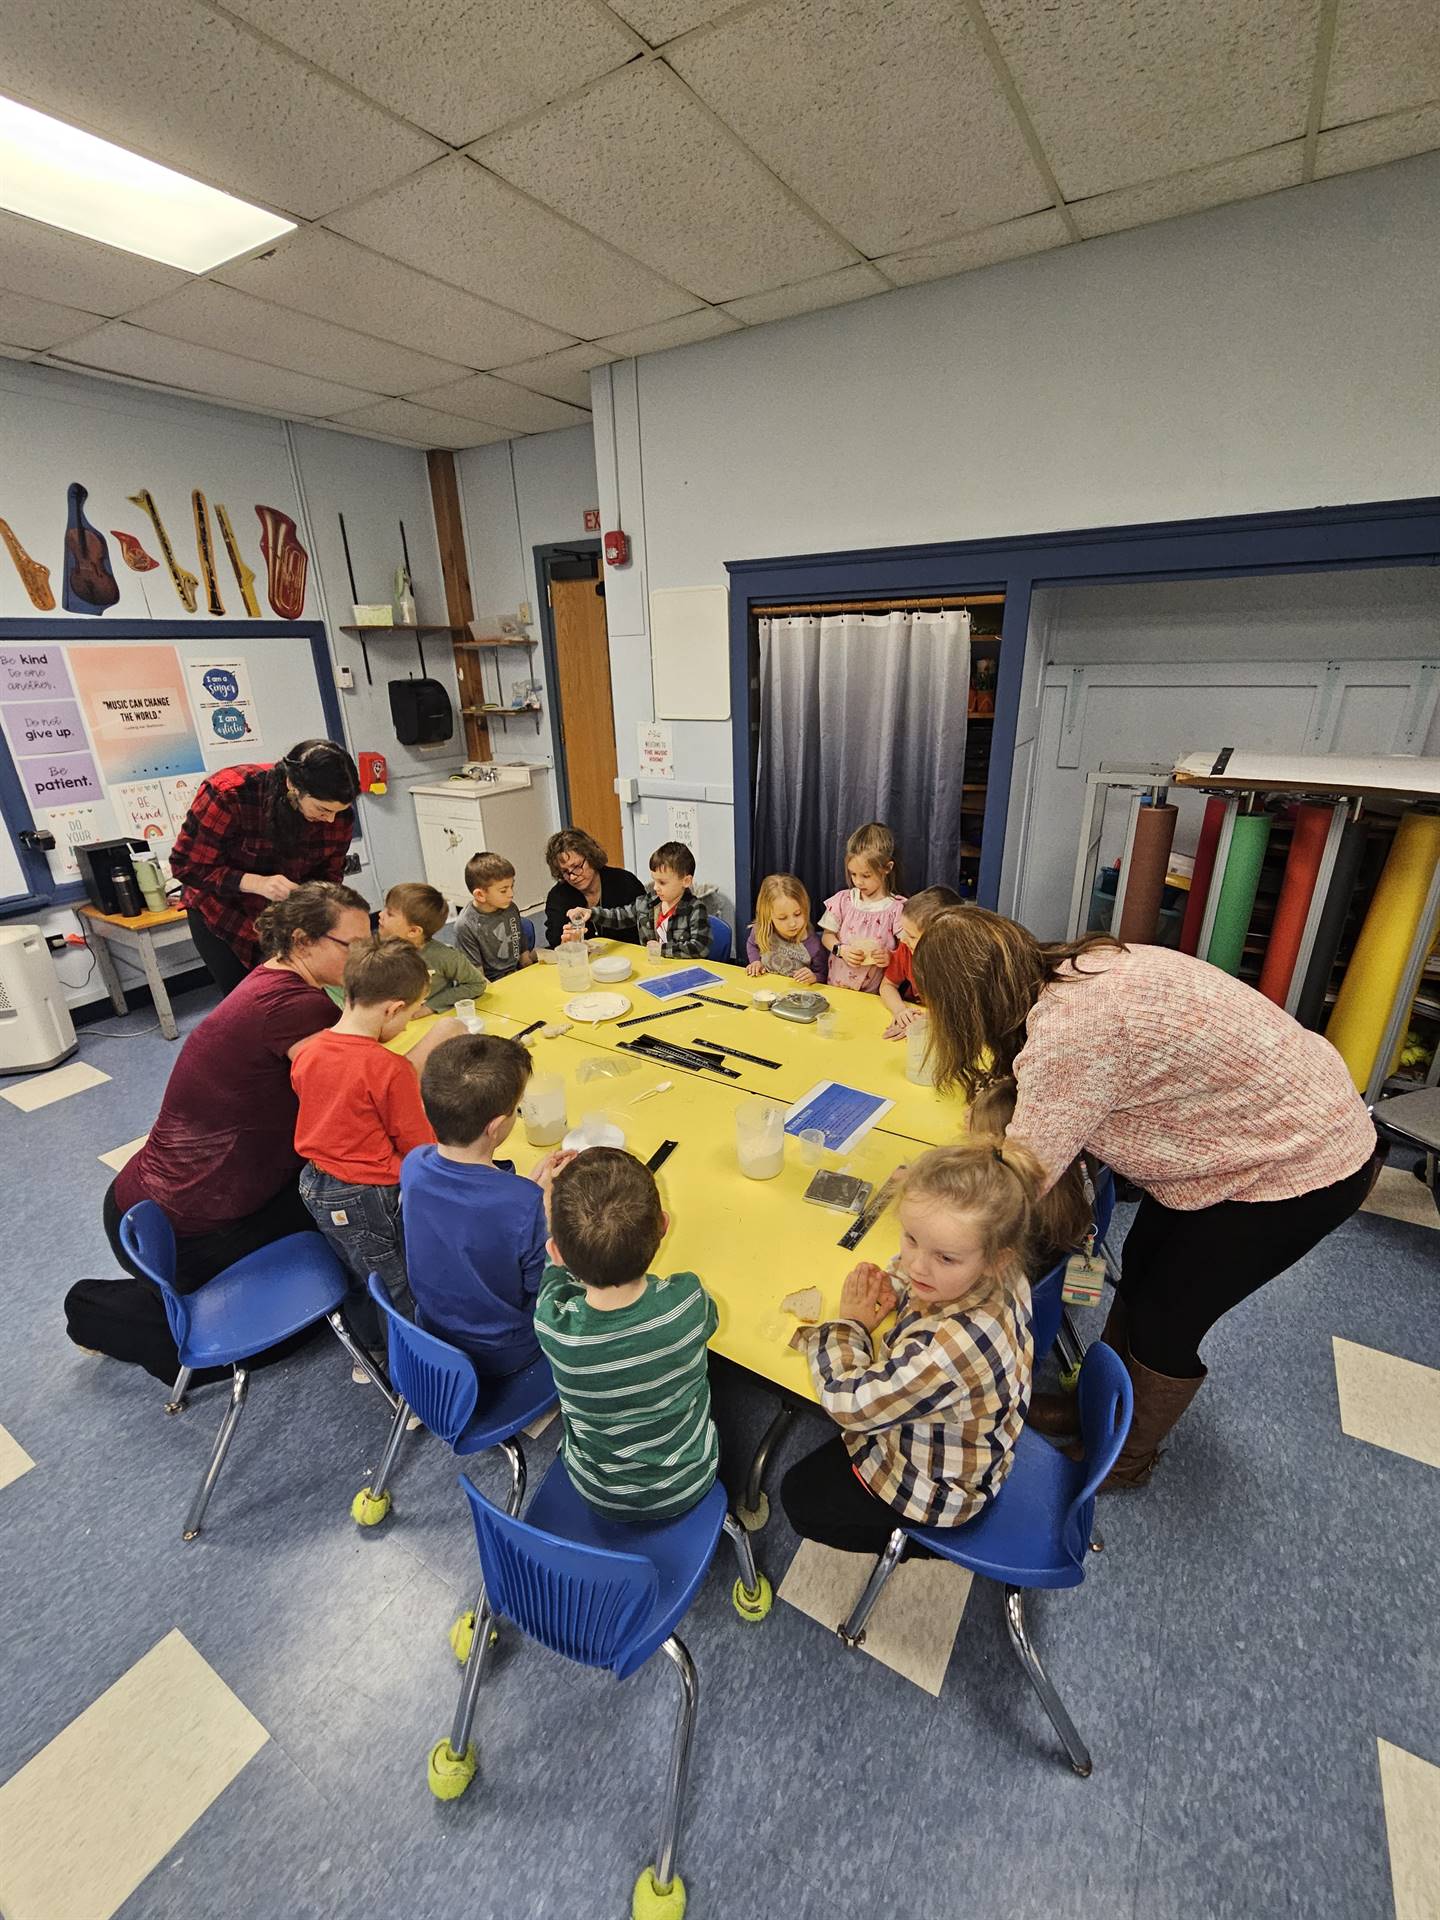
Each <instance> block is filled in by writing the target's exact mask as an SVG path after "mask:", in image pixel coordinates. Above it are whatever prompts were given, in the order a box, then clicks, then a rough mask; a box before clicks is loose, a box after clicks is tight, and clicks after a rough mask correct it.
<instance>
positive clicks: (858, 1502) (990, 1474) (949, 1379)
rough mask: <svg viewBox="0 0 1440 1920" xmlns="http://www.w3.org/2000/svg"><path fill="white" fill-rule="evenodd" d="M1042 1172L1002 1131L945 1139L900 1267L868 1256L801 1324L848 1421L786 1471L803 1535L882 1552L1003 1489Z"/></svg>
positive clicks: (916, 1176) (806, 1348)
mask: <svg viewBox="0 0 1440 1920" xmlns="http://www.w3.org/2000/svg"><path fill="white" fill-rule="evenodd" d="M1044 1180H1045V1176H1044V1172H1043V1170H1042V1168H1041V1166H1040V1163H1039V1161H1038V1160H1036V1158H1035V1156H1034V1155H1033V1154H1032V1153H1030V1152H1029V1151H1028V1149H1026V1148H1025V1147H1022V1146H1018V1145H1016V1144H1015V1143H1013V1142H1010V1141H1005V1140H1002V1139H1000V1138H998V1137H996V1136H991V1137H986V1138H984V1139H972V1140H971V1141H969V1142H968V1143H967V1144H966V1145H964V1146H955V1147H936V1148H935V1149H934V1150H933V1151H932V1152H930V1153H927V1154H925V1155H923V1156H922V1157H921V1158H920V1159H919V1160H917V1161H916V1162H915V1164H914V1165H913V1166H912V1167H911V1168H910V1170H909V1173H908V1174H907V1176H906V1180H905V1188H904V1192H903V1194H902V1197H901V1200H900V1229H901V1243H900V1254H899V1258H898V1261H897V1262H896V1263H895V1266H894V1271H893V1276H892V1274H891V1273H885V1272H882V1271H881V1269H880V1268H879V1267H877V1266H874V1265H872V1264H871V1263H870V1262H869V1261H862V1262H861V1263H860V1265H859V1266H857V1267H855V1268H853V1269H852V1271H851V1272H850V1274H849V1276H848V1277H847V1279H846V1281H845V1285H844V1288H843V1289H842V1291H841V1295H840V1312H839V1315H838V1316H837V1317H836V1318H835V1319H833V1320H829V1321H826V1322H824V1323H822V1324H821V1325H819V1326H813V1327H801V1328H800V1329H799V1330H798V1331H797V1332H796V1334H795V1335H794V1337H793V1338H792V1340H791V1342H790V1344H791V1346H792V1347H794V1348H796V1349H797V1351H799V1352H800V1353H803V1354H804V1355H805V1357H806V1359H807V1360H808V1361H809V1363H810V1371H811V1376H812V1378H813V1380H814V1383H815V1388H816V1391H817V1393H818V1394H819V1397H820V1403H821V1405H822V1406H823V1407H824V1409H825V1411H826V1413H828V1414H829V1415H830V1417H831V1418H832V1419H833V1420H834V1421H835V1422H836V1423H837V1424H838V1426H839V1428H840V1432H839V1435H838V1436H837V1437H836V1438H835V1439H833V1440H829V1441H827V1442H826V1443H825V1445H824V1446H823V1447H820V1448H819V1449H818V1450H817V1451H816V1452H814V1453H812V1454H809V1455H807V1456H806V1458H805V1459H803V1460H801V1461H799V1462H797V1464H796V1465H795V1466H793V1467H792V1468H791V1469H790V1471H789V1472H788V1473H787V1474H786V1476H785V1479H784V1482H783V1485H782V1489H781V1497H782V1498H783V1500H784V1502H785V1511H786V1513H787V1514H788V1515H789V1518H790V1524H791V1525H792V1526H793V1527H794V1529H795V1531H796V1532H797V1533H798V1534H800V1535H801V1536H802V1537H803V1538H805V1539H809V1540H818V1541H820V1542H821V1543H822V1544H823V1545H825V1546H830V1547H836V1548H838V1549H840V1550H841V1551H842V1552H846V1553H881V1552H883V1551H884V1548H885V1544H886V1542H887V1541H888V1540H889V1538H890V1535H891V1533H892V1532H893V1531H894V1529H895V1526H896V1524H897V1523H898V1522H899V1521H902V1520H904V1521H910V1522H912V1523H914V1524H915V1525H917V1526H930V1527H934V1526H942V1527H958V1526H961V1525H963V1524H964V1522H965V1521H967V1520H971V1519H973V1518H974V1516H975V1515H976V1514H977V1513H979V1512H980V1511H981V1510H982V1509H983V1508H984V1507H985V1506H986V1505H987V1503H988V1502H989V1501H991V1500H993V1499H994V1497H995V1495H996V1494H997V1493H998V1492H999V1491H1000V1488H1001V1487H1002V1486H1003V1485H1004V1483H1005V1479H1006V1476H1007V1475H1008V1473H1009V1471H1010V1463H1011V1460H1012V1458H1013V1456H1014V1452H1015V1444H1016V1442H1017V1440H1018V1439H1019V1437H1020V1429H1021V1427H1022V1426H1023V1424H1024V1421H1025V1413H1026V1408H1027V1406H1028V1404H1029V1399H1030V1375H1031V1368H1032V1364H1033V1359H1034V1348H1033V1343H1032V1340H1031V1336H1030V1283H1029V1281H1028V1279H1027V1278H1026V1275H1025V1250H1026V1247H1027V1245H1028V1243H1029V1240H1030V1236H1031V1233H1032V1231H1033V1221H1034V1209H1035V1199H1036V1195H1037V1194H1038V1193H1039V1191H1040V1188H1041V1187H1042V1186H1043V1184H1044ZM897 1310H898V1311H897ZM892 1312H897V1318H896V1320H895V1324H894V1325H893V1326H892V1327H891V1328H890V1330H889V1332H888V1333H886V1334H884V1335H883V1336H881V1335H880V1333H879V1328H880V1326H881V1324H882V1322H884V1321H885V1320H886V1319H888V1318H889V1316H890V1314H891V1313H892Z"/></svg>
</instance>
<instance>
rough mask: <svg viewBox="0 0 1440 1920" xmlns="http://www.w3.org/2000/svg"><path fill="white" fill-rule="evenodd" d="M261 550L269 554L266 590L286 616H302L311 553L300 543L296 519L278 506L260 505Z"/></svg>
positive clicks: (269, 597) (289, 617) (280, 612)
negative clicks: (296, 529)
mask: <svg viewBox="0 0 1440 1920" xmlns="http://www.w3.org/2000/svg"><path fill="white" fill-rule="evenodd" d="M255 513H256V516H257V518H258V519H259V521H260V551H261V553H263V554H264V556H265V592H266V595H267V597H268V599H269V601H270V605H271V608H272V609H273V611H274V612H275V613H277V614H278V615H279V616H280V618H281V619H282V620H298V619H299V618H300V616H301V614H302V613H303V612H304V610H305V578H306V575H307V574H308V573H309V571H310V556H309V554H308V553H306V551H305V549H304V547H302V546H301V544H300V538H299V535H298V534H297V533H296V531H295V522H294V521H293V520H292V519H291V518H290V516H289V514H288V513H282V512H281V511H280V509H279V508H278V507H262V506H257V507H256V509H255Z"/></svg>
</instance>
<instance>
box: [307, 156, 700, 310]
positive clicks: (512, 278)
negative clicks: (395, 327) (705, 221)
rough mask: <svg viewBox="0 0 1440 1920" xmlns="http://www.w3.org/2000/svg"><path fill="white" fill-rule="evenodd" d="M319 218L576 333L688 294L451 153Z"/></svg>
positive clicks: (679, 305) (681, 301) (672, 304)
mask: <svg viewBox="0 0 1440 1920" xmlns="http://www.w3.org/2000/svg"><path fill="white" fill-rule="evenodd" d="M325 224H326V225H327V226H328V227H332V228H333V229H335V231H337V232H339V233H343V234H345V235H346V236H347V237H348V238H350V239H352V240H359V241H360V242H361V243H362V244H363V245H365V246H368V247H373V248H374V249H375V250H376V251H377V252H378V253H384V254H388V255H390V256H391V257H392V258H393V259H396V260H403V261H404V262H405V263H406V265H408V266H412V267H418V268H419V269H420V271H421V272H422V273H433V274H435V275H436V276H437V278H442V279H445V280H448V281H450V282H451V283H452V284H455V285H459V286H463V287H465V288H467V289H468V290H469V291H470V292H471V293H478V294H479V295H480V297H481V299H483V300H493V301H495V302H496V303H497V304H498V305H500V306H502V307H510V308H513V309H514V310H515V311H516V312H517V313H524V314H529V315H531V316H532V317H534V318H536V319H541V320H543V321H544V322H545V323H546V324H547V325H549V326H553V327H557V328H561V329H563V330H564V331H565V332H566V333H569V334H571V335H579V336H580V337H582V338H585V339H596V338H598V337H599V336H600V335H601V334H605V333H614V332H616V331H618V330H619V329H620V328H621V327H639V326H645V325H647V324H648V323H649V322H651V321H654V320H665V319H669V318H670V317H671V316H673V315H674V314H677V313H685V312H687V311H688V310H689V309H690V308H691V307H693V306H695V305H697V304H698V303H697V301H696V299H695V296H694V295H693V294H689V293H686V292H684V291H683V290H682V289H681V288H679V287H676V286H672V285H670V284H669V283H668V282H666V281H664V280H661V279H659V278H658V277H657V276H656V275H655V274H652V273H651V272H650V271H649V269H648V268H646V267H642V266H641V265H640V264H639V263H638V262H637V261H634V260H627V259H625V258H624V257H623V256H622V255H620V254H618V253H616V252H615V251H614V250H613V249H612V248H610V247H607V246H606V245H605V244H604V242H603V241H600V240H597V239H596V238H595V237H594V236H593V235H592V234H589V233H582V232H580V231H579V230H578V229H577V228H575V227H573V226H572V225H571V224H570V222H569V221H567V220H562V219H560V218H559V217H558V216H557V215H555V214H552V213H548V212H547V211H546V210H545V209H544V208H543V207H538V206H536V205H535V203H534V201H532V200H527V199H526V198H525V196H524V194H521V193H517V192H516V191H515V189H514V188H513V187H511V186H508V185H507V184H506V183H505V181H503V180H500V179H497V178H496V176H495V175H494V174H493V173H487V172H486V171H485V170H484V168H482V167H478V166H476V165H475V163H474V162H473V161H471V160H467V159H465V157H464V156H463V155H462V154H458V153H457V154H453V155H451V157H450V158H449V159H448V160H442V161H440V163H439V164H438V165H437V166H433V167H427V168H426V169H425V170H424V172H423V173H418V174H416V175H415V176H414V177H413V178H411V179H409V180H406V181H404V182H402V184H401V185H400V186H398V187H395V188H392V189H391V191H390V192H389V193H385V194H381V195H380V196H378V198H376V199H374V200H368V201H366V203H365V205H364V206H362V207H354V208H352V209H351V210H350V211H349V212H348V213H343V214H337V215H336V216H335V218H334V219H332V220H327V221H326V223H325Z"/></svg>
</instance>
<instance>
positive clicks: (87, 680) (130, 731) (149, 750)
mask: <svg viewBox="0 0 1440 1920" xmlns="http://www.w3.org/2000/svg"><path fill="white" fill-rule="evenodd" d="M69 652H70V671H71V674H72V675H73V677H74V681H75V692H76V695H77V696H78V698H79V701H80V705H81V707H82V708H83V709H84V713H85V718H86V720H87V722H88V723H89V728H90V740H91V744H92V745H93V747H94V749H95V758H96V760H97V761H98V762H99V765H100V771H101V773H102V775H103V776H104V779H105V782H106V784H107V786H112V787H113V786H116V785H118V784H119V783H121V782H122V781H131V780H165V779H169V778H171V777H172V776H174V775H176V774H183V773H203V772H204V769H205V761H204V758H203V757H202V755H201V752H200V742H199V740H198V739H197V737H196V733H195V722H194V720H193V719H192V718H191V714H190V702H189V700H188V699H187V698H186V695H185V683H184V680H183V678H182V676H181V671H180V656H179V655H178V654H177V652H176V651H175V649H174V647H145V646H134V647H132V646H114V647H112V646H103V645H102V646H96V645H93V644H92V645H89V646H84V647H71V648H70V650H69Z"/></svg>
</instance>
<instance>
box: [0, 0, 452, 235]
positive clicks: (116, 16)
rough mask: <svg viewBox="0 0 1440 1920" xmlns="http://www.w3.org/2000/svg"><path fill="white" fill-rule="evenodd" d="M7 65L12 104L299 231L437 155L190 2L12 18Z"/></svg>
mask: <svg viewBox="0 0 1440 1920" xmlns="http://www.w3.org/2000/svg"><path fill="white" fill-rule="evenodd" d="M4 58H5V92H6V93H8V94H10V95H12V96H13V97H14V98H16V99H19V100H23V101H25V102H27V103H28V104H29V105H30V106H33V107H39V108H40V109H41V110H42V111H43V112H45V113H53V114H55V115H57V116H58V117H59V118H60V119H62V120H69V121H72V122H73V123H74V124H75V125H77V126H82V127H85V128H87V129H88V130H89V131H90V132H91V133H98V134H102V135H103V136H104V137H105V138H106V139H107V140H115V141H118V142H119V143H120V144H121V145H122V146H126V147H130V148H132V149H133V150H134V151H135V152H136V153H142V154H145V155H147V156H148V157H149V158H150V159H152V160H160V161H163V162H164V163H165V165H167V166H171V167H178V168H180V169H181V170H182V171H183V172H185V173H189V174H193V175H195V177H196V178H198V179H201V180H207V181H209V182H211V184H213V185H214V186H217V187H223V188H225V189H226V190H227V191H228V192H230V193H237V194H243V195H244V196H245V197H246V198H248V199H251V200H260V201H263V202H265V203H266V204H268V205H270V206H274V207H278V208H281V209H283V210H284V211H285V212H287V213H291V214H299V215H300V216H301V217H302V218H306V219H314V218H316V217H317V216H318V215H320V214H322V213H328V212H329V211H330V209H331V208H332V207H338V206H342V205H344V204H346V203H347V202H348V201H351V200H354V199H356V198H357V197H358V196H359V195H361V194H365V193H373V192H374V191H375V190H376V189H377V188H378V187H381V186H384V185H385V184H386V183H387V182H388V181H391V180H397V179H399V178H401V177H402V176H403V175H404V174H407V173H410V172H412V171H413V170H414V169H415V168H416V167H422V166H424V164H425V162H426V161H427V160H431V159H434V158H435V156H436V155H437V154H439V153H441V152H443V151H444V149H443V148H442V147H441V146H440V144H439V143H438V142H437V141H435V140H432V139H431V138H430V137H429V135H428V134H424V133H421V132H420V131H419V129H418V128H416V127H411V126H405V125H403V124H402V123H401V122H400V121H399V120H396V119H394V118H393V117H392V116H391V115H390V114H388V113H386V112H385V111H384V110H383V108H381V107H378V106H376V105H374V104H373V103H372V102H371V101H369V100H362V99H361V98H360V97H359V96H358V95H357V94H355V93H353V92H351V91H350V89H349V88H347V87H344V86H341V85H340V83H339V82H338V81H335V80H331V79H329V78H328V77H327V76H326V75H325V74H323V73H320V72H318V71H317V70H316V69H315V68H314V67H312V66H310V65H308V64H307V63H306V62H305V61H303V60H298V59H296V58H295V57H294V56H293V55H291V54H288V53H286V52H284V51H283V50H282V49H281V48H279V47H275V46H272V45H271V44H270V43H269V42H268V41H265V40H261V39H258V38H257V37H256V36H255V35H254V34H251V33H247V32H246V31H245V29H244V28H243V27H241V26H239V25H238V24H237V23H236V22H234V21H232V20H230V19H227V18H226V17H224V16H223V15H221V14H218V13H212V12H211V11H210V9H209V8H208V7H205V6H203V5H201V4H199V0H124V4H123V5H108V6H100V7H94V8H91V9H90V10H89V11H88V12H87V13H86V15H85V18H84V21H83V24H82V23H80V22H79V21H77V19H76V17H75V16H74V15H73V14H70V13H68V12H66V11H65V9H63V8H61V7H48V6H33V7H23V8H21V7H15V8H10V9H8V10H7V14H6V20H5V35H4Z"/></svg>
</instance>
